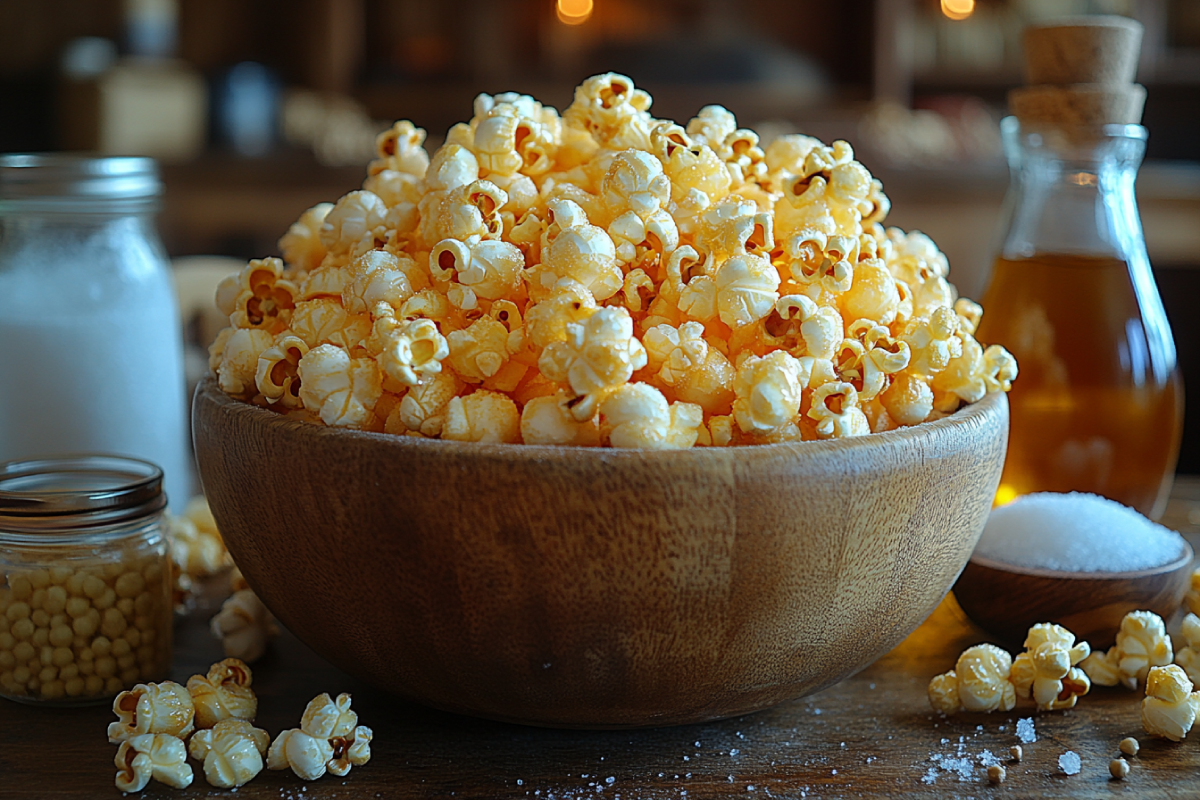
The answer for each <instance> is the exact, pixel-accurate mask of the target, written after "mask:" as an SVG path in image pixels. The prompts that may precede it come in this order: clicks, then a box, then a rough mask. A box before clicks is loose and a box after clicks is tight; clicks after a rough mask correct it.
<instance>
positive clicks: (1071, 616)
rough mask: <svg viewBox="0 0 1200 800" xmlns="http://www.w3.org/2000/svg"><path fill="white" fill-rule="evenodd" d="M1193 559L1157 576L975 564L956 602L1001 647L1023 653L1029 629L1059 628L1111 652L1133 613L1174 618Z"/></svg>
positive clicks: (959, 587) (1157, 572)
mask: <svg viewBox="0 0 1200 800" xmlns="http://www.w3.org/2000/svg"><path fill="white" fill-rule="evenodd" d="M1192 558H1193V553H1192V549H1191V547H1190V546H1188V548H1187V553H1186V554H1185V555H1184V556H1182V557H1181V558H1179V559H1178V560H1177V561H1175V562H1174V563H1172V564H1168V565H1167V566H1165V567H1162V568H1160V569H1156V570H1146V571H1144V572H1134V573H1116V574H1113V575H1111V576H1103V577H1101V576H1097V575H1095V574H1091V573H1066V574H1064V573H1059V572H1050V571H1047V570H1033V569H1021V568H1018V567H1011V566H1007V565H1003V564H998V563H996V562H994V561H988V560H986V559H974V558H973V559H971V560H970V561H969V562H967V566H966V568H965V569H964V570H963V573H962V575H960V576H959V578H958V581H957V582H956V583H955V584H954V596H955V597H956V598H957V599H958V602H959V605H960V606H961V607H962V609H963V611H965V612H966V614H967V616H968V617H970V618H971V620H972V621H974V622H975V623H976V624H978V625H979V626H980V627H981V628H983V629H984V630H985V631H987V632H988V633H989V634H991V635H992V636H994V637H996V638H997V640H998V641H1000V642H1003V643H1005V644H1007V645H1009V646H1011V647H1020V646H1021V645H1022V643H1023V642H1024V640H1025V634H1026V632H1027V631H1028V630H1029V628H1030V626H1031V625H1035V624H1037V623H1039V622H1055V623H1058V624H1059V625H1062V626H1064V627H1065V628H1067V629H1068V630H1070V631H1071V632H1073V633H1074V634H1075V635H1076V636H1077V637H1078V638H1080V639H1084V640H1086V641H1087V642H1089V643H1090V644H1091V645H1092V647H1093V648H1104V649H1107V648H1109V647H1111V646H1112V644H1113V642H1114V641H1115V640H1116V635H1117V629H1118V628H1119V627H1120V626H1121V619H1122V618H1123V617H1124V616H1125V615H1126V614H1128V613H1129V612H1130V611H1137V610H1146V611H1153V612H1154V613H1155V614H1158V615H1159V616H1160V617H1163V618H1164V619H1166V618H1168V617H1170V616H1171V615H1172V614H1173V613H1175V610H1176V609H1177V608H1179V604H1180V603H1181V602H1183V596H1184V595H1185V594H1186V593H1187V590H1188V587H1189V586H1190V585H1191V573H1192V569H1191V567H1192Z"/></svg>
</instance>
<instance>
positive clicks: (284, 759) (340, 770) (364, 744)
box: [267, 694, 374, 780]
mask: <svg viewBox="0 0 1200 800" xmlns="http://www.w3.org/2000/svg"><path fill="white" fill-rule="evenodd" d="M372 738H374V734H373V733H372V731H371V729H370V728H368V727H366V726H363V725H359V724H358V715H357V714H355V713H354V712H353V711H351V710H350V695H348V694H340V695H338V698H337V700H336V701H334V700H333V699H331V698H330V697H329V695H328V694H321V695H318V696H317V697H315V698H313V699H312V701H310V702H309V704H308V707H307V708H305V709H304V716H303V717H302V718H301V721H300V728H299V729H296V728H292V729H291V730H286V731H284V732H283V733H281V734H279V736H278V737H277V738H276V739H275V741H274V742H272V744H271V747H270V749H269V750H268V751H267V768H268V769H273V770H276V769H286V768H288V767H291V769H292V771H293V772H295V773H296V775H297V776H298V777H300V778H302V779H304V780H315V779H317V778H319V777H321V776H322V775H324V774H325V772H326V770H328V771H329V772H332V773H333V774H334V775H338V776H345V775H346V774H347V773H348V772H349V771H350V767H351V765H355V766H358V765H361V764H365V763H367V762H368V761H369V760H370V759H371V750H370V743H371V740H372Z"/></svg>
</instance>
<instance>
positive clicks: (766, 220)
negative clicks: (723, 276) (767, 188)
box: [696, 198, 775, 265]
mask: <svg viewBox="0 0 1200 800" xmlns="http://www.w3.org/2000/svg"><path fill="white" fill-rule="evenodd" d="M696 246H697V248H699V250H700V251H701V252H702V253H704V254H705V264H706V265H708V264H717V263H720V262H722V261H724V260H726V259H727V258H730V257H732V256H737V255H744V254H746V253H752V254H755V255H766V254H768V253H770V252H771V250H772V249H773V248H774V247H775V233H774V220H773V219H772V217H771V215H770V214H766V213H762V212H759V211H758V208H757V206H755V205H754V203H752V202H750V201H749V200H742V199H738V198H729V199H727V200H724V201H722V202H720V203H717V204H716V205H714V206H712V207H711V208H709V209H708V210H707V211H705V212H704V213H703V214H702V215H700V219H699V224H698V230H697V231H696Z"/></svg>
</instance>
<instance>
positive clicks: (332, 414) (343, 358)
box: [297, 344, 383, 428]
mask: <svg viewBox="0 0 1200 800" xmlns="http://www.w3.org/2000/svg"><path fill="white" fill-rule="evenodd" d="M297 372H298V373H299V375H300V400H301V402H302V403H304V407H305V408H307V409H308V410H309V411H313V412H316V413H318V414H320V416H321V421H322V422H324V423H325V424H326V425H330V426H336V427H350V428H361V427H362V426H363V425H365V424H367V423H368V422H370V420H371V418H372V416H373V415H372V409H373V408H374V407H375V403H376V402H378V401H379V398H380V396H381V395H382V394H383V385H382V384H383V378H382V375H381V374H380V369H379V366H378V365H377V364H376V363H375V361H374V359H371V358H351V357H350V354H349V353H347V352H346V351H345V350H343V349H342V348H340V347H338V346H336V345H331V344H323V345H321V346H319V347H314V348H313V349H311V350H309V351H308V352H307V353H305V354H304V357H303V358H301V359H300V363H299V366H298V367H297Z"/></svg>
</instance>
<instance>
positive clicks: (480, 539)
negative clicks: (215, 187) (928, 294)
mask: <svg viewBox="0 0 1200 800" xmlns="http://www.w3.org/2000/svg"><path fill="white" fill-rule="evenodd" d="M193 425H194V432H195V433H194V435H195V442H196V456H197V460H198V462H199V466H200V474H201V476H202V478H203V481H204V488H205V491H206V493H207V495H208V498H209V501H210V503H211V505H212V510H213V514H214V516H215V517H216V520H217V523H218V525H219V526H220V528H221V533H222V534H223V535H224V537H225V541H226V542H227V543H228V545H229V549H230V551H231V552H232V554H233V556H234V558H235V559H236V561H237V564H238V566H239V567H240V568H241V570H242V572H243V573H244V574H245V576H246V579H247V581H249V583H250V585H251V586H253V587H254V589H255V591H257V592H258V593H259V595H260V596H261V597H262V599H263V601H264V602H265V603H266V604H267V606H268V607H269V608H270V609H271V610H272V611H273V612H274V613H275V614H276V616H278V617H279V619H280V621H282V622H283V623H284V624H285V625H287V627H288V628H290V629H291V630H292V631H293V632H295V634H296V635H297V636H299V637H300V638H301V639H302V640H303V641H305V642H306V643H307V644H309V645H310V646H311V647H312V648H313V649H314V650H316V651H317V652H318V653H319V654H321V655H322V656H324V657H325V658H327V659H329V660H330V661H331V662H333V663H334V664H335V665H337V666H339V667H341V668H342V669H344V670H345V671H347V672H349V673H352V674H354V675H357V676H360V677H362V678H364V679H366V680H368V681H370V682H373V683H374V684H377V685H378V686H380V687H383V688H385V689H388V690H390V691H392V692H394V693H396V694H398V695H401V696H403V697H405V698H408V699H410V700H413V701H416V702H419V703H423V704H426V705H430V706H433V707H435V708H440V709H443V710H448V711H454V712H461V713H464V714H471V715H475V716H482V717H489V718H492V719H499V720H507V721H514V722H523V723H530V724H536V725H549V726H564V727H588V728H614V727H637V726H648V725H668V724H681V723H690V722H699V721H704V720H711V719H719V718H722V717H729V716H734V715H738V714H745V713H748V712H750V711H756V710H758V709H761V708H766V707H768V706H771V705H774V704H776V703H779V702H782V701H783V700H787V699H790V698H794V697H799V696H801V695H804V694H808V693H811V692H816V691H819V690H821V689H823V688H825V687H826V686H829V685H831V684H833V683H835V682H837V681H839V680H841V679H842V678H844V677H845V676H847V675H849V674H851V673H853V672H856V671H857V670H859V669H861V668H863V667H864V666H866V665H867V664H869V663H871V662H872V661H873V660H875V659H876V658H878V657H879V656H880V655H882V654H883V653H885V652H887V651H888V650H889V649H891V648H892V647H893V646H895V645H896V644H897V643H899V642H900V640H901V639H903V638H904V637H905V636H906V635H908V633H909V632H911V631H912V630H913V629H915V628H916V627H917V626H918V625H919V624H920V623H921V622H922V621H923V620H924V619H925V618H926V617H927V616H928V615H929V614H930V612H932V611H933V609H934V608H935V607H936V606H937V604H938V603H939V602H940V601H941V599H942V598H943V597H944V596H945V594H946V592H947V591H948V590H949V588H950V585H951V584H952V583H953V582H954V579H955V577H957V575H958V573H959V572H960V571H961V570H962V568H963V565H964V564H965V563H966V561H967V558H968V557H969V556H970V554H971V550H972V549H973V548H974V546H975V542H976V540H977V539H978V537H979V534H980V533H981V531H982V530H983V525H984V522H985V520H986V518H987V513H988V509H989V508H990V506H991V502H992V497H993V496H994V494H995V490H996V486H997V484H998V482H999V480H1000V469H1001V466H1002V464H1003V461H1004V451H1005V444H1006V442H1007V432H1008V404H1007V401H1006V400H1005V397H1004V396H1003V395H1001V394H996V395H991V396H988V397H987V398H986V399H984V400H983V401H981V402H979V403H976V404H975V405H973V406H971V407H969V408H966V409H964V410H962V411H960V412H958V413H957V414H955V415H953V416H951V417H948V418H946V419H943V420H938V421H936V422H930V423H926V424H923V425H919V426H916V427H913V428H906V429H901V430H898V431H892V432H889V433H885V434H879V435H875V436H864V437H860V438H855V439H845V440H840V441H831V442H804V443H794V444H777V445H765V446H760V447H731V448H693V449H691V450H687V451H648V450H617V449H582V448H567V447H538V446H521V445H483V444H473V443H461V442H449V441H437V440H430V439H414V438H409V437H397V436H388V435H384V434H375V433H366V432H361V431H349V430H339V429H335V428H326V427H322V426H319V425H313V424H309V423H305V422H299V421H296V420H292V419H288V418H286V417H283V416H280V415H277V414H273V413H271V412H269V411H265V410H263V409H261V408H256V407H254V406H251V405H248V404H246V403H242V402H239V401H237V400H233V399H231V398H229V397H227V396H226V395H225V394H223V393H222V392H221V391H220V390H219V389H218V387H217V386H216V384H215V382H214V381H213V380H212V379H211V378H209V379H207V380H205V381H204V382H203V383H201V384H200V386H199V388H198V389H197V391H196V397H195V405H194V411H193Z"/></svg>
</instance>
